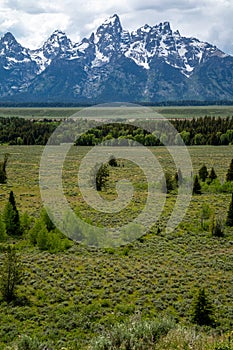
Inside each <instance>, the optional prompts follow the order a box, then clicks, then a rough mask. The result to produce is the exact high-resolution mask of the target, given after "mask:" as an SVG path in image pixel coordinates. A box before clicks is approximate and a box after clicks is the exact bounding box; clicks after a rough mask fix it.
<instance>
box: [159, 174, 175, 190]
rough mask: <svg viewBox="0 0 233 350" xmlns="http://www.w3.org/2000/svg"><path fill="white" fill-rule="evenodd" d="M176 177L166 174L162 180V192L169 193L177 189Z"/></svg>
mask: <svg viewBox="0 0 233 350" xmlns="http://www.w3.org/2000/svg"><path fill="white" fill-rule="evenodd" d="M175 185H176V184H175V177H174V178H173V177H172V174H171V173H168V172H166V173H165V176H164V178H163V179H162V192H163V193H169V192H171V191H172V190H174V189H175Z"/></svg>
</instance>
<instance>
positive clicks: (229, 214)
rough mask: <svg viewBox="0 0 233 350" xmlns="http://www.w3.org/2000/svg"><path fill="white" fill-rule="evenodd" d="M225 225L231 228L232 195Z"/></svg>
mask: <svg viewBox="0 0 233 350" xmlns="http://www.w3.org/2000/svg"><path fill="white" fill-rule="evenodd" d="M226 225H227V226H230V227H232V226H233V193H232V195H231V202H230V205H229V209H228V212H227V219H226Z"/></svg>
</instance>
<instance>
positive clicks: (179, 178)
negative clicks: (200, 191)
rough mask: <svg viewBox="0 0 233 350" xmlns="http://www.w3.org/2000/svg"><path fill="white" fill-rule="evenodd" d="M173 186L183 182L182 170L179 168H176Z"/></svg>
mask: <svg viewBox="0 0 233 350" xmlns="http://www.w3.org/2000/svg"><path fill="white" fill-rule="evenodd" d="M174 179H175V187H178V186H181V185H182V183H183V175H182V172H181V170H180V168H179V169H178V171H177V172H176V173H175V177H174Z"/></svg>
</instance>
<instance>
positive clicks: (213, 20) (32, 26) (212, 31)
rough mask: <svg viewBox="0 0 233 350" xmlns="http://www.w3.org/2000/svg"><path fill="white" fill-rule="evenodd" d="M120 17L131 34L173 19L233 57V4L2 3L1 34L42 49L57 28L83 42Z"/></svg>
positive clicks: (140, 0)
mask: <svg viewBox="0 0 233 350" xmlns="http://www.w3.org/2000/svg"><path fill="white" fill-rule="evenodd" d="M115 13H117V14H118V15H119V16H120V19H121V23H122V26H123V27H124V29H127V30H130V31H131V30H134V29H137V28H138V27H140V26H142V25H144V24H146V23H147V24H149V25H155V24H158V23H160V22H164V21H170V23H171V27H172V29H173V30H176V29H178V30H179V31H180V33H181V35H184V36H194V37H197V38H199V39H200V40H204V41H208V42H210V43H213V44H215V45H217V46H218V47H219V48H220V49H222V50H223V51H225V52H227V53H230V54H233V21H232V18H233V1H232V0H107V1H106V0H0V36H2V35H3V34H5V33H6V32H7V31H10V32H12V34H14V36H15V37H16V39H17V40H18V41H19V42H20V43H21V44H22V45H24V46H26V47H29V48H38V47H40V46H41V45H42V43H43V42H44V41H45V40H46V39H47V38H48V37H49V36H50V35H51V33H52V32H53V31H54V30H56V29H61V30H63V31H65V32H66V34H67V35H68V36H69V37H70V38H71V40H72V41H74V42H78V41H79V40H80V39H81V38H83V37H84V36H89V35H90V34H91V32H92V31H94V30H95V29H96V28H97V27H98V25H100V24H101V23H102V22H103V21H104V20H105V19H106V18H108V17H109V16H111V15H113V14H115Z"/></svg>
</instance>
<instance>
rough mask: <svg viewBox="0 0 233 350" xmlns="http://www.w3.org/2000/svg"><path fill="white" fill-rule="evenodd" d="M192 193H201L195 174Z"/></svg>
mask: <svg viewBox="0 0 233 350" xmlns="http://www.w3.org/2000/svg"><path fill="white" fill-rule="evenodd" d="M193 194H201V185H200V183H199V179H198V176H197V175H195V177H194V182H193Z"/></svg>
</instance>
